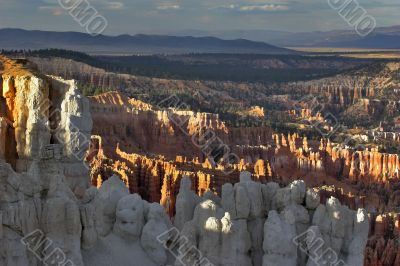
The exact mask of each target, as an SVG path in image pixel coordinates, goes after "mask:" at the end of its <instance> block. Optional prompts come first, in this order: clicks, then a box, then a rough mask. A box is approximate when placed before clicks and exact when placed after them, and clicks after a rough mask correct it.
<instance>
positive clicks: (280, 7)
mask: <svg viewBox="0 0 400 266" xmlns="http://www.w3.org/2000/svg"><path fill="white" fill-rule="evenodd" d="M285 10H289V7H288V6H286V5H274V4H269V5H251V6H241V7H239V11H285Z"/></svg>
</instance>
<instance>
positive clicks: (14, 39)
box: [0, 28, 296, 54]
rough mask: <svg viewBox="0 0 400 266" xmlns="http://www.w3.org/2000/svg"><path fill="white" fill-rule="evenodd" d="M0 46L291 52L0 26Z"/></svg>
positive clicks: (205, 40) (238, 42)
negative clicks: (2, 27) (3, 27)
mask: <svg viewBox="0 0 400 266" xmlns="http://www.w3.org/2000/svg"><path fill="white" fill-rule="evenodd" d="M0 48H2V49H46V48H62V49H69V50H76V51H81V52H91V53H138V54H157V53H159V54H162V53H165V54H175V53H249V54H293V53H296V52H294V51H291V50H289V49H285V48H280V47H276V46H273V45H270V44H268V43H264V42H255V41H249V40H245V39H235V40H223V39H220V38H216V37H192V36H184V37H179V36H169V35H146V34H137V35H127V34H123V35H118V36H107V35H98V36H91V35H89V34H86V33H81V32H53V31H38V30H23V29H10V28H6V29H0Z"/></svg>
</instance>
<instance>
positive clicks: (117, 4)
mask: <svg viewBox="0 0 400 266" xmlns="http://www.w3.org/2000/svg"><path fill="white" fill-rule="evenodd" d="M124 7H125V5H124V3H122V2H107V4H106V9H110V10H121V9H123V8H124Z"/></svg>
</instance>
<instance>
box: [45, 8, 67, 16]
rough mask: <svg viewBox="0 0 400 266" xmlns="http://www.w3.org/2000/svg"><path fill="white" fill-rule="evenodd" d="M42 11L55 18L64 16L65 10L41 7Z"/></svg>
mask: <svg viewBox="0 0 400 266" xmlns="http://www.w3.org/2000/svg"><path fill="white" fill-rule="evenodd" d="M39 10H40V11H45V12H49V13H51V14H52V15H53V16H61V15H63V14H64V9H62V8H61V7H56V6H40V7H39Z"/></svg>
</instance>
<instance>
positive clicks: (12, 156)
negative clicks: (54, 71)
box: [0, 58, 92, 187]
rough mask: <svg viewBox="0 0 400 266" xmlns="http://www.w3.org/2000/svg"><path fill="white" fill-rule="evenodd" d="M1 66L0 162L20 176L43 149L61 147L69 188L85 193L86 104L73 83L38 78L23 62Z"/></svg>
mask: <svg viewBox="0 0 400 266" xmlns="http://www.w3.org/2000/svg"><path fill="white" fill-rule="evenodd" d="M0 60H1V62H2V64H3V65H2V70H1V81H2V82H1V84H0V92H1V94H0V110H1V113H0V121H1V133H0V137H1V139H0V159H4V160H5V161H6V162H8V163H10V164H11V165H12V166H13V168H14V169H15V170H16V171H17V172H25V171H28V169H30V168H31V167H32V165H34V164H35V161H37V158H40V157H41V156H42V153H46V147H47V146H49V145H56V144H61V145H63V151H62V152H63V154H64V155H63V157H62V161H63V163H64V164H63V165H64V169H63V173H64V174H65V175H66V176H67V177H68V182H70V185H71V186H73V187H75V186H83V187H87V183H85V182H87V181H86V178H85V176H86V175H87V169H86V168H85V167H84V166H83V165H82V163H81V161H82V160H83V159H84V157H85V151H86V150H87V148H88V146H89V144H90V133H91V130H92V120H91V115H90V110H89V103H88V100H87V99H86V98H83V97H82V95H81V94H80V93H79V91H78V89H77V86H76V84H75V82H74V81H65V80H63V79H61V78H57V77H52V76H43V75H41V74H38V73H36V72H35V71H33V70H31V69H28V68H25V66H24V65H23V64H22V63H24V62H22V63H19V62H17V61H13V60H9V59H7V58H0ZM78 129H79V130H78ZM49 153H51V151H49ZM49 156H51V155H49Z"/></svg>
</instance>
